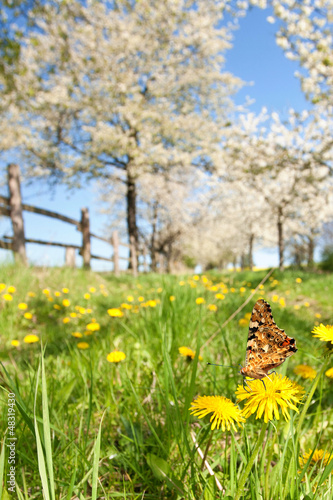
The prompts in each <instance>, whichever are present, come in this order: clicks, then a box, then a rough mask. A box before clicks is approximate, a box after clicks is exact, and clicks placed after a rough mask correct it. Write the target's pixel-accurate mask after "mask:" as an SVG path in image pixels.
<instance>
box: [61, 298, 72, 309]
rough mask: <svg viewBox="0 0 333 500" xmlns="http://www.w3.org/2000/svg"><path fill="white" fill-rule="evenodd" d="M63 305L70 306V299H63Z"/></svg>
mask: <svg viewBox="0 0 333 500" xmlns="http://www.w3.org/2000/svg"><path fill="white" fill-rule="evenodd" d="M62 305H63V306H64V307H69V306H70V305H71V303H70V300H68V299H64V300H63V301H62Z"/></svg>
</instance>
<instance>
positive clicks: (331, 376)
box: [325, 367, 333, 378]
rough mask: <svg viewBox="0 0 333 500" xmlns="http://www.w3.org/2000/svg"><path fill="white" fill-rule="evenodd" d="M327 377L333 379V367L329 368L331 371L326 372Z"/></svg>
mask: <svg viewBox="0 0 333 500" xmlns="http://www.w3.org/2000/svg"><path fill="white" fill-rule="evenodd" d="M325 375H326V377H328V378H333V367H332V368H329V369H328V370H327V371H326V372H325Z"/></svg>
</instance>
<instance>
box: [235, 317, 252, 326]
mask: <svg viewBox="0 0 333 500" xmlns="http://www.w3.org/2000/svg"><path fill="white" fill-rule="evenodd" d="M238 324H239V326H247V325H248V324H249V322H248V320H247V319H246V318H241V319H240V320H239V321H238Z"/></svg>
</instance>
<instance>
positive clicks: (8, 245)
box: [0, 240, 13, 250]
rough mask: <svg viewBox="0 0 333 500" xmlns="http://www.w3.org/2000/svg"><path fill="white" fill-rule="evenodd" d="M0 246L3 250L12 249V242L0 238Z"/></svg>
mask: <svg viewBox="0 0 333 500" xmlns="http://www.w3.org/2000/svg"><path fill="white" fill-rule="evenodd" d="M0 248H3V249H4V250H13V243H12V242H11V241H3V240H0Z"/></svg>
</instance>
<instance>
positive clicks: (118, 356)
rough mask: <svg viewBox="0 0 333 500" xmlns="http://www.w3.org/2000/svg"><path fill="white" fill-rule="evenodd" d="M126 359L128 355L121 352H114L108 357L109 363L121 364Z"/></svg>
mask: <svg viewBox="0 0 333 500" xmlns="http://www.w3.org/2000/svg"><path fill="white" fill-rule="evenodd" d="M125 358H126V354H125V353H124V352H121V351H113V352H110V353H109V354H108V355H107V356H106V359H107V360H108V361H109V363H119V362H120V361H123V360H124V359H125Z"/></svg>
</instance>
